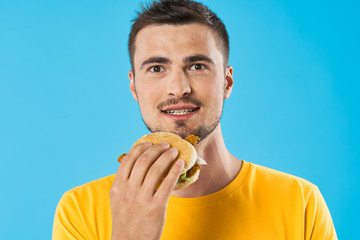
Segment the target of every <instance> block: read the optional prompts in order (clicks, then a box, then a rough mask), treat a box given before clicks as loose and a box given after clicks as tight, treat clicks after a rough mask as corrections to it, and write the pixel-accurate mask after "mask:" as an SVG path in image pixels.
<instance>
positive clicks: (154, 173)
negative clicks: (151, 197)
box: [143, 148, 178, 194]
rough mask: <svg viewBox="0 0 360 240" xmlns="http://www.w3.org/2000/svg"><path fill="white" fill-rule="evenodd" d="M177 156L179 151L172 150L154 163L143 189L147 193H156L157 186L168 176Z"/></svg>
mask: <svg viewBox="0 0 360 240" xmlns="http://www.w3.org/2000/svg"><path fill="white" fill-rule="evenodd" d="M177 155H178V150H176V149H175V148H170V149H169V150H168V151H166V152H164V153H163V154H162V155H161V156H160V157H159V159H158V160H157V161H156V162H154V164H153V165H152V166H151V168H150V169H149V171H148V173H147V175H146V176H145V179H144V183H143V185H144V187H143V188H144V189H145V191H146V192H150V193H151V194H154V193H155V191H156V187H157V185H158V184H159V182H160V180H161V179H163V178H165V176H166V175H167V174H168V172H169V171H170V168H171V166H172V164H174V160H175V159H176V157H177Z"/></svg>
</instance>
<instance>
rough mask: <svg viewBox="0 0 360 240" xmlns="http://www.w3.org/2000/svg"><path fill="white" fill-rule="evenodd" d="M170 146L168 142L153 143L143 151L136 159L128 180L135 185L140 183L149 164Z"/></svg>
mask: <svg viewBox="0 0 360 240" xmlns="http://www.w3.org/2000/svg"><path fill="white" fill-rule="evenodd" d="M169 148H170V145H169V144H168V143H165V142H164V143H160V144H155V145H153V146H151V147H150V148H148V149H147V150H146V151H144V152H143V153H142V154H141V155H140V156H139V157H138V159H137V160H136V162H135V164H134V167H133V170H132V172H131V174H130V178H129V181H131V182H132V184H135V185H138V186H140V185H142V183H143V181H144V178H145V176H146V174H147V173H148V170H149V168H150V167H151V165H152V164H153V163H154V162H155V161H156V160H157V159H158V158H159V157H160V156H161V154H163V153H164V152H165V151H167V150H168V149H169Z"/></svg>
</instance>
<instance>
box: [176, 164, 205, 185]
mask: <svg viewBox="0 0 360 240" xmlns="http://www.w3.org/2000/svg"><path fill="white" fill-rule="evenodd" d="M199 169H200V165H199V164H198V163H195V164H194V166H192V168H190V169H189V170H188V171H187V172H185V173H183V174H182V175H181V176H180V178H179V180H178V183H180V182H190V183H192V182H193V180H192V179H191V178H192V176H194V175H195V173H196V172H197V171H198V170H199Z"/></svg>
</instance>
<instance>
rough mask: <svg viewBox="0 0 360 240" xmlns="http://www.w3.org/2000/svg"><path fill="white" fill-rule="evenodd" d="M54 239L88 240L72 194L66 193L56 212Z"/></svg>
mask: <svg viewBox="0 0 360 240" xmlns="http://www.w3.org/2000/svg"><path fill="white" fill-rule="evenodd" d="M52 239H53V240H65V239H66V240H69V239H70V240H73V239H74V240H75V239H76V240H78V239H88V237H87V232H86V228H85V225H84V223H83V221H82V217H81V214H80V211H79V208H78V206H77V203H76V201H75V199H74V197H73V196H72V194H71V192H66V193H65V194H64V195H63V196H62V198H61V199H60V201H59V203H58V206H57V208H56V211H55V217H54V224H53V233H52Z"/></svg>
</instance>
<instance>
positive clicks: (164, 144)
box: [161, 142, 170, 148]
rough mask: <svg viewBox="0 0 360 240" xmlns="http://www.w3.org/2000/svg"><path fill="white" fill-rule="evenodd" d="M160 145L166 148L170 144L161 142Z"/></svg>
mask: <svg viewBox="0 0 360 240" xmlns="http://www.w3.org/2000/svg"><path fill="white" fill-rule="evenodd" d="M161 145H162V146H163V147H166V148H169V147H170V145H169V144H168V143H167V142H162V143H161Z"/></svg>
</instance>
